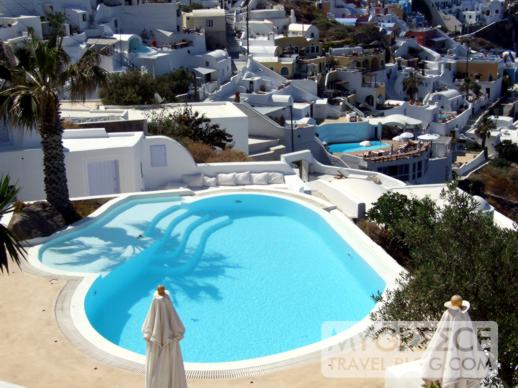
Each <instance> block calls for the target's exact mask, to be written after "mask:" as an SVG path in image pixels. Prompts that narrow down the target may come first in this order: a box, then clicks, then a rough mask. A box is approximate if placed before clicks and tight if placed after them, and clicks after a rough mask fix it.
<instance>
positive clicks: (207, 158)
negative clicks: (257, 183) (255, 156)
mask: <svg viewBox="0 0 518 388" xmlns="http://www.w3.org/2000/svg"><path fill="white" fill-rule="evenodd" d="M186 148H187V149H188V150H189V152H190V153H191V155H192V157H193V159H194V160H195V161H196V163H224V162H246V161H249V160H250V158H248V156H246V155H245V154H244V153H243V152H241V151H237V150H233V149H229V148H226V149H224V150H215V149H213V148H212V147H211V146H209V145H207V144H203V143H187V144H186Z"/></svg>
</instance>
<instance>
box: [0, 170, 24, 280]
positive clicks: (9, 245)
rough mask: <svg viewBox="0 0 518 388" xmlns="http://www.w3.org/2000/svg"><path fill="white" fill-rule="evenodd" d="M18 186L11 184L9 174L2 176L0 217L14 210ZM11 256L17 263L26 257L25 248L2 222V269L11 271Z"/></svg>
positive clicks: (0, 182)
mask: <svg viewBox="0 0 518 388" xmlns="http://www.w3.org/2000/svg"><path fill="white" fill-rule="evenodd" d="M17 193H18V188H16V187H14V186H12V185H11V182H10V180H9V176H7V175H6V176H4V177H1V178H0V218H2V216H3V215H4V214H7V213H10V212H11V211H12V210H13V205H12V204H13V203H14V201H15V199H16V194H17ZM9 258H11V260H12V261H14V262H15V263H16V264H18V265H20V261H21V260H22V259H23V258H25V249H24V248H23V247H22V246H21V244H20V243H19V242H18V240H17V239H16V237H14V236H13V234H12V233H11V232H10V231H9V230H8V229H7V228H6V227H5V226H3V225H2V224H0V271H2V272H4V269H5V271H6V272H9Z"/></svg>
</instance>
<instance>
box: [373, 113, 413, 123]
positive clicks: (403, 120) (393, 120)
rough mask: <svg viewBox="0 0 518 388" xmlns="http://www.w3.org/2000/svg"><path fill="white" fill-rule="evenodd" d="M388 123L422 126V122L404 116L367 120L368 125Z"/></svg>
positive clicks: (395, 115) (396, 115)
mask: <svg viewBox="0 0 518 388" xmlns="http://www.w3.org/2000/svg"><path fill="white" fill-rule="evenodd" d="M389 123H397V124H401V125H422V124H423V122H422V121H421V120H417V119H414V118H412V117H409V116H404V115H398V114H394V115H388V116H384V117H374V118H370V119H369V124H372V125H376V124H389Z"/></svg>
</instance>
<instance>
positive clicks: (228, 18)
mask: <svg viewBox="0 0 518 388" xmlns="http://www.w3.org/2000/svg"><path fill="white" fill-rule="evenodd" d="M225 24H226V28H225V29H226V38H227V47H228V53H229V55H230V57H231V58H233V59H237V58H239V53H240V52H241V46H240V45H239V42H238V41H237V39H236V32H235V25H236V21H235V16H234V13H233V12H226V13H225Z"/></svg>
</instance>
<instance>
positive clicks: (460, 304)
mask: <svg viewBox="0 0 518 388" xmlns="http://www.w3.org/2000/svg"><path fill="white" fill-rule="evenodd" d="M444 307H446V308H449V309H453V310H461V311H462V312H466V311H468V310H469V307H470V304H469V302H468V301H467V300H463V299H462V296H460V295H453V296H452V297H451V298H450V300H449V301H448V302H446V303H444Z"/></svg>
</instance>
